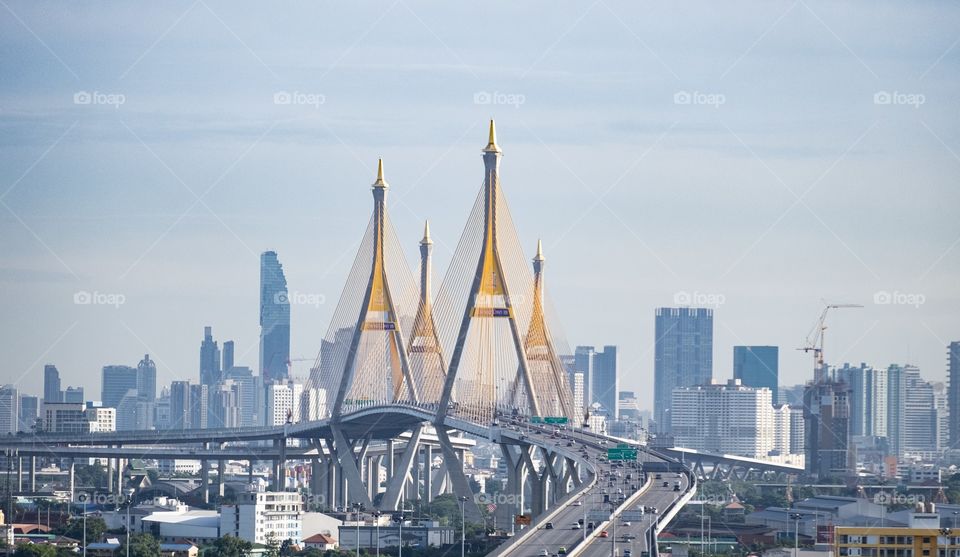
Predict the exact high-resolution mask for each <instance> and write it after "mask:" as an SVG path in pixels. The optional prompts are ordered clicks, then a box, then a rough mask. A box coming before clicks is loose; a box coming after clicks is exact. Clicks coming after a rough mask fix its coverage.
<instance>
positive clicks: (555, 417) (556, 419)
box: [543, 416, 568, 424]
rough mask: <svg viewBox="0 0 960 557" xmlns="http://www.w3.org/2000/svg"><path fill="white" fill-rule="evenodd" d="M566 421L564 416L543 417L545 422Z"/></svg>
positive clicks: (561, 422)
mask: <svg viewBox="0 0 960 557" xmlns="http://www.w3.org/2000/svg"><path fill="white" fill-rule="evenodd" d="M567 421H568V420H567V417H566V416H547V417H545V418H544V419H543V423H545V424H565V423H567Z"/></svg>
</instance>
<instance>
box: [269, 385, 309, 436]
mask: <svg viewBox="0 0 960 557" xmlns="http://www.w3.org/2000/svg"><path fill="white" fill-rule="evenodd" d="M266 390H267V391H266V392H267V400H266V403H267V412H266V423H264V425H268V426H273V425H283V424H285V423H287V422H288V421H289V422H291V423H293V422H298V421H300V420H301V415H302V411H301V410H302V405H301V401H302V395H303V385H301V384H300V383H295V382H293V381H287V382H285V383H272V384H270V385H267V386H266Z"/></svg>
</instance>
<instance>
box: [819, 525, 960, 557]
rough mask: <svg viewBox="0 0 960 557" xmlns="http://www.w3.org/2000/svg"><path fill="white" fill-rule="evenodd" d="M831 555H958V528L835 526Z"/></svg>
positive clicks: (954, 556)
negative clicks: (832, 552) (832, 553)
mask: <svg viewBox="0 0 960 557" xmlns="http://www.w3.org/2000/svg"><path fill="white" fill-rule="evenodd" d="M834 548H835V549H834V555H838V556H839V555H843V556H847V555H850V556H862V557H960V529H956V530H952V531H951V529H950V528H905V527H898V528H880V527H860V526H849V527H848V526H838V527H837V529H836V535H835V537H834Z"/></svg>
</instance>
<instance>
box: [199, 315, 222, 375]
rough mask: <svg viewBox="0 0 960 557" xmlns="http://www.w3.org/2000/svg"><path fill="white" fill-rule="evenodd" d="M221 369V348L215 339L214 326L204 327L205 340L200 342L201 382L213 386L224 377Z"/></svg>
mask: <svg viewBox="0 0 960 557" xmlns="http://www.w3.org/2000/svg"><path fill="white" fill-rule="evenodd" d="M221 373H222V370H221V369H220V348H219V347H218V346H217V341H215V340H213V328H212V327H204V328H203V342H201V343H200V384H201V385H207V386H212V385H216V384H217V383H219V382H220V380H221V379H223V376H222V375H221Z"/></svg>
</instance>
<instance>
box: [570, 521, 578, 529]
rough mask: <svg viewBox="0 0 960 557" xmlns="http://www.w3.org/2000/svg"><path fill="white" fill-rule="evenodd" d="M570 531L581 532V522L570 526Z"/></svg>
mask: <svg viewBox="0 0 960 557" xmlns="http://www.w3.org/2000/svg"><path fill="white" fill-rule="evenodd" d="M570 529H571V530H579V529H580V523H579V522H574V523H573V524H571V525H570Z"/></svg>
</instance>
